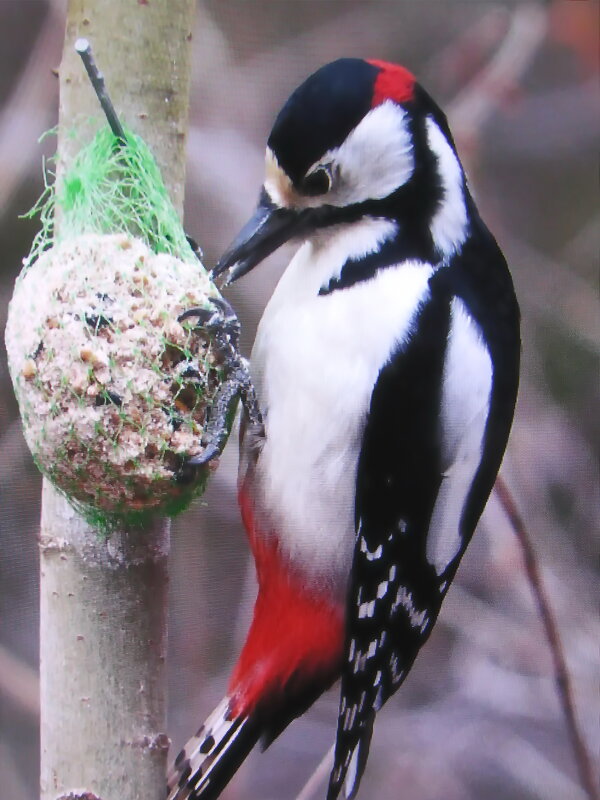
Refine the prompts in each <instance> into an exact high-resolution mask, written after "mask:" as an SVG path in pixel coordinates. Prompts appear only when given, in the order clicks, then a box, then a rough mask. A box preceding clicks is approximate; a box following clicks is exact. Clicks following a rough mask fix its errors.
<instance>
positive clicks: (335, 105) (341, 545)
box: [170, 59, 520, 800]
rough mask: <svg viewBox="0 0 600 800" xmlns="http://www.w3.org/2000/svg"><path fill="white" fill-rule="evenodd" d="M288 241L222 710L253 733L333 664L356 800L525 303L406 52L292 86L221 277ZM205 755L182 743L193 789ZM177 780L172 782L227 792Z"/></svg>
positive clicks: (468, 512) (506, 416)
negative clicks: (242, 602)
mask: <svg viewBox="0 0 600 800" xmlns="http://www.w3.org/2000/svg"><path fill="white" fill-rule="evenodd" d="M290 238H296V239H297V240H298V241H299V243H300V244H301V246H300V248H299V250H298V252H297V253H296V255H295V257H294V258H293V259H292V261H291V263H290V264H289V266H288V267H287V269H286V271H285V273H284V275H283V276H282V278H281V280H280V282H279V284H278V286H277V288H276V290H275V292H274V294H273V297H272V298H271V300H270V302H269V304H268V306H267V309H266V310H265V313H264V316H263V318H262V320H261V323H260V326H259V330H258V333H257V337H256V343H255V346H254V350H253V354H252V359H251V370H252V374H253V379H254V382H255V387H256V391H257V396H258V399H259V403H260V405H261V410H262V413H263V416H264V430H261V431H256V430H252V429H248V430H246V431H243V433H242V444H241V458H240V501H241V505H242V511H243V514H244V521H245V524H246V527H247V529H248V533H249V538H250V543H251V546H252V549H253V552H254V556H255V559H256V562H257V572H258V579H259V596H258V598H257V604H256V608H255V615H254V620H253V624H252V628H251V630H250V633H249V635H248V639H247V642H246V645H245V647H244V651H243V652H242V655H241V657H240V661H239V663H238V666H237V668H236V671H235V672H234V675H233V678H232V681H231V684H230V687H229V693H228V698H227V702H226V705H225V709H226V710H225V712H224V714H223V715H222V716H223V719H225V720H226V724H229V722H230V721H232V720H233V721H237V723H238V724H240V725H241V724H242V723H243V724H244V725H246V726H247V730H250V729H252V731H253V735H252V736H251V737H249V738H248V749H249V748H250V747H251V746H253V744H254V741H255V740H256V738H258V737H259V736H261V735H263V737H265V738H266V739H267V740H268V741H270V740H272V739H273V738H274V736H276V735H277V734H278V733H279V732H280V731H281V730H282V729H283V728H284V727H285V726H286V725H287V724H288V723H289V722H290V721H291V720H292V719H293V717H294V716H296V715H298V714H299V713H302V712H303V711H304V710H305V709H306V708H307V707H308V705H310V704H311V703H312V702H313V701H314V699H315V698H316V697H318V695H319V694H320V693H321V692H322V691H324V690H325V689H326V688H327V687H328V686H329V685H330V684H331V683H332V682H333V680H335V678H336V677H341V701H340V711H339V719H338V731H337V739H336V751H335V765H334V768H333V771H332V775H331V779H330V785H329V790H328V794H327V800H336V798H338V797H339V796H340V792H344V795H345V797H347V798H350V797H354V796H355V794H356V792H357V790H358V785H359V782H360V778H361V775H362V773H363V770H364V768H365V764H366V759H367V755H368V748H369V743H370V738H371V732H372V728H373V722H374V718H375V715H376V712H377V711H378V710H379V709H380V708H381V707H382V705H383V704H384V703H385V702H386V700H387V699H388V698H389V697H390V696H391V695H392V694H393V693H394V692H395V691H396V690H397V689H398V687H399V686H400V684H401V683H402V681H403V680H404V678H405V677H406V675H407V673H408V671H409V670H410V668H411V666H412V664H413V661H414V659H415V657H416V655H417V654H418V652H419V650H420V648H421V647H422V645H423V644H424V642H425V641H426V639H427V637H428V636H429V634H430V632H431V629H432V627H433V625H434V624H435V621H436V619H437V616H438V613H439V610H440V607H441V604H442V601H443V598H444V596H445V594H446V592H447V590H448V587H449V585H450V583H451V581H452V579H453V577H454V574H455V572H456V569H457V567H458V565H459V562H460V559H461V557H462V555H463V553H464V551H465V548H466V547H467V545H468V543H469V540H470V538H471V536H472V534H473V531H474V529H475V526H476V524H477V521H478V519H479V517H480V515H481V513H482V511H483V508H484V506H485V503H486V501H487V498H488V496H489V494H490V492H491V489H492V487H493V484H494V480H495V478H496V474H497V472H498V469H499V467H500V462H501V460H502V456H503V453H504V448H505V446H506V441H507V439H508V434H509V430H510V426H511V421H512V416H513V411H514V405H515V400H516V393H517V385H518V370H519V349H520V340H519V312H518V306H517V302H516V299H515V295H514V291H513V287H512V282H511V278H510V275H509V272H508V269H507V267H506V263H505V261H504V258H503V256H502V253H501V252H500V250H499V248H498V245H497V244H496V242H495V240H494V238H493V237H492V235H491V234H490V233H489V231H488V229H487V228H486V226H485V225H484V223H483V222H482V220H481V218H480V217H479V214H478V212H477V209H476V207H475V204H474V202H473V199H472V197H471V195H470V193H469V190H468V186H467V183H466V179H465V176H464V173H463V170H462V167H461V164H460V161H459V159H458V156H457V153H456V150H455V146H454V142H453V140H452V136H451V134H450V131H449V129H448V125H447V122H446V119H445V117H444V115H443V114H442V112H441V111H440V110H439V108H438V107H437V105H436V104H435V103H434V102H433V100H431V98H430V97H429V96H428V95H427V94H426V93H425V91H424V90H423V89H422V88H421V87H420V86H419V85H418V84H417V83H416V82H415V80H414V78H413V77H412V75H410V73H408V72H407V71H406V70H404V69H403V68H402V67H397V66H395V65H391V64H387V63H383V62H367V61H362V60H360V59H342V60H340V61H336V62H333V63H332V64H329V65H327V66H325V67H323V68H322V69H321V70H319V71H318V72H316V73H315V74H314V75H312V76H311V77H310V78H309V79H308V80H307V81H306V82H305V83H304V84H302V85H301V86H300V87H299V88H298V89H297V90H296V92H294V94H293V95H292V96H291V98H290V99H289V100H288V102H287V104H286V105H285V106H284V108H283V110H282V111H281V113H280V115H279V116H278V118H277V120H276V122H275V125H274V128H273V131H272V133H271V136H270V138H269V142H268V147H267V172H266V180H265V185H264V187H263V191H262V194H261V200H260V203H259V208H258V210H257V213H256V215H255V217H254V218H253V220H251V222H250V223H249V224H248V225H247V226H246V228H244V230H243V231H242V233H241V234H240V237H238V239H237V240H236V242H234V244H233V246H232V248H231V249H230V251H229V252H228V253H227V254H226V255H225V256H224V257H223V259H222V260H221V262H220V264H219V265H218V266H217V269H216V270H215V273H216V274H225V275H226V279H227V280H228V281H229V282H230V281H231V280H234V279H236V278H237V277H239V276H240V275H243V274H244V273H245V272H247V271H249V270H250V269H252V268H253V267H254V266H255V265H256V264H257V263H258V262H259V261H261V260H262V259H263V258H264V257H265V256H266V255H268V254H269V253H270V252H272V251H273V250H275V249H276V248H277V247H279V246H280V245H281V244H282V243H283V242H285V241H287V240H288V239H290ZM282 587H283V588H282ZM290 587H291V588H290ZM282 630H285V635H284V636H283V637H282V635H281V631H282ZM324 643H326V644H324ZM257 676H258V677H257ZM234 750H235V752H233V750H232V757H231V764H228V759H227V747H226V746H223V748H222V749H221V751H220V754H219V759H220V770H221V771H220V776H219V778H218V785H219V787H220V786H222V785H223V784H224V781H226V780H228V778H229V777H230V776H231V774H232V773H233V771H234V770H235V769H236V768H237V765H238V764H239V760H240V749H239V747H238V748H237V749H235V748H234ZM186 755H187V751H186V752H184V756H180V761H181V760H183V761H185V756H186ZM213 760H214V759H213ZM211 763H212V762H211ZM186 766H187V762H186ZM207 766H208V765H207V764H205V763H203V759H202V758H196V759H192V763H191V765H190V770H189V771H190V774H191V776H192V778H193V779H194V780H195V783H194V784H193V785H194V786H198V785H199V784H198V779H197V776H198V774H199V773H202V771H203V770H205V769H206V768H207ZM194 776H195V778H194ZM190 780H191V779H190ZM186 785H188V783H187V776H186V780H183V782H182V786H183V787H184V788H183V789H180V790H176V791H173V792H172V793H171V795H170V797H171V798H173V800H183V798H185V797H194V798H202V800H205V798H209V797H213V796H215V797H216V796H217V795H216V794H211V793H210V791H208V790H207V791H198V792H196V793H194V791H193V790H192V791H191V792H190V791H188V793H187V794H186V793H185V792H186V791H187V790H185V786H186Z"/></svg>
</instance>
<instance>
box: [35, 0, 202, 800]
mask: <svg viewBox="0 0 600 800" xmlns="http://www.w3.org/2000/svg"><path fill="white" fill-rule="evenodd" d="M194 9H195V0H168V2H166V1H165V0H70V1H69V7H68V16H67V27H66V38H65V50H64V54H63V60H62V63H61V67H60V93H61V98H60V116H59V121H60V125H59V147H58V155H59V159H58V170H59V174H60V172H61V171H62V170H64V169H65V167H68V165H69V163H70V161H71V159H72V157H73V155H74V154H75V153H76V152H77V151H78V149H79V147H80V146H81V144H82V138H83V137H82V136H78V135H75V136H73V131H74V130H77V126H79V125H81V130H83V131H84V133H85V136H86V137H87V138H89V135H90V128H89V125H87V124H85V122H86V120H87V119H88V118H90V117H94V118H97V119H100V117H101V112H100V109H99V106H98V101H97V100H96V98H95V96H94V94H93V91H92V89H91V86H90V85H89V83H88V79H87V77H86V74H85V70H84V69H83V65H82V64H81V61H80V59H79V57H78V56H77V55H76V53H75V52H74V49H73V44H74V42H75V40H76V39H77V38H78V37H80V36H85V37H86V38H88V39H89V40H90V42H91V44H92V47H93V51H94V55H95V57H96V60H97V62H98V64H99V66H100V69H101V70H102V71H103V73H104V75H105V78H106V83H107V87H108V90H109V92H110V94H111V96H112V99H113V102H114V104H115V107H116V109H117V112H118V113H119V115H120V117H121V118H122V119H123V121H124V122H126V123H127V124H128V125H129V126H130V127H131V128H133V129H134V130H135V131H136V132H137V133H139V134H140V135H141V136H142V137H143V138H144V139H145V141H146V142H147V143H148V144H149V145H150V147H151V149H152V151H153V153H154V155H155V156H156V158H157V161H158V163H159V166H160V168H161V171H162V174H163V177H164V179H165V182H166V184H167V188H168V189H169V191H170V194H171V197H172V199H173V202H174V204H175V206H176V208H177V209H178V210H179V212H180V214H181V213H182V209H183V187H184V165H185V140H186V130H187V114H188V94H189V81H190V56H191V38H192V21H193V14H194ZM82 123H83V124H82ZM58 223H59V224H60V220H58ZM168 550H169V524H168V522H165V521H163V520H157V522H156V523H155V524H154V525H151V526H148V527H147V528H145V529H141V530H126V529H123V530H118V531H115V532H113V533H111V534H110V535H109V536H103V535H102V534H101V533H100V532H99V531H98V530H96V529H95V528H93V527H91V526H90V525H88V524H87V523H86V522H85V521H84V520H83V519H82V518H81V517H80V516H79V515H78V514H77V513H76V512H75V511H74V510H73V509H72V508H71V506H69V504H68V503H67V502H66V501H65V500H64V498H63V497H62V496H61V495H59V494H58V493H57V492H56V491H55V490H54V488H53V487H52V486H51V485H50V484H49V483H48V482H47V481H44V489H43V498H42V525H41V536H40V551H41V555H40V561H41V563H40V567H41V613H40V654H41V797H42V800H57V799H58V798H61V797H65V798H66V797H68V798H69V800H76V798H79V797H86V798H93V797H94V796H95V797H98V798H101V800H139V799H140V798H143V800H159V799H160V800H162V799H163V798H164V794H165V778H164V775H165V764H166V757H167V746H168V739H167V736H166V734H165V706H166V702H165V701H166V697H165V693H166V681H165V654H166V636H167V631H166V618H167V556H168ZM86 793H87V794H86Z"/></svg>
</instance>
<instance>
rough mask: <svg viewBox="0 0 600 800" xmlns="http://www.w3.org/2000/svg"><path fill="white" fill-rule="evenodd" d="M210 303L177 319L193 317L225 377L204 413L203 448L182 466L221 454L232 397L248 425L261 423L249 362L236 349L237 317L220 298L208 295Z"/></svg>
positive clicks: (238, 325)
mask: <svg viewBox="0 0 600 800" xmlns="http://www.w3.org/2000/svg"><path fill="white" fill-rule="evenodd" d="M210 302H211V304H212V306H213V307H212V308H201V307H194V308H189V309H188V310H187V311H184V313H183V314H181V316H180V317H179V318H178V319H179V322H183V321H184V320H186V319H190V318H192V317H193V318H195V319H196V320H197V322H196V325H195V327H196V328H197V329H198V330H202V331H203V332H205V333H207V334H208V335H209V336H210V338H211V344H212V348H213V350H214V351H215V352H216V353H217V355H218V356H219V357H220V359H221V361H222V365H223V370H224V372H225V376H226V377H225V380H224V381H223V382H222V383H221V385H220V386H219V388H218V390H217V393H216V395H215V397H214V399H213V401H212V403H211V406H210V408H209V409H208V412H207V419H208V421H207V424H206V427H205V429H204V435H203V436H202V447H203V451H202V453H199V454H198V455H197V456H193V457H192V458H189V459H188V460H187V461H186V463H185V465H184V468H185V467H188V466H190V467H197V466H201V465H203V464H207V463H208V462H209V461H211V460H212V459H213V458H215V457H216V456H218V455H219V454H220V453H221V451H222V449H223V447H224V445H225V441H226V439H227V436H228V433H229V425H228V421H227V416H228V413H229V409H230V408H231V403H232V401H233V400H234V398H235V397H238V396H239V397H240V399H241V401H242V405H243V406H244V410H245V412H246V414H247V416H248V420H249V422H250V424H251V425H253V426H262V415H261V413H260V408H259V405H258V400H257V399H256V393H255V391H254V386H253V385H252V379H251V377H250V372H249V370H248V362H247V361H246V359H245V358H243V357H242V356H241V355H240V353H239V350H238V345H239V338H240V323H239V320H238V318H237V316H236V313H235V311H234V310H233V308H232V307H231V305H230V304H229V303H228V302H227V301H226V300H224V299H223V298H222V297H211V298H210Z"/></svg>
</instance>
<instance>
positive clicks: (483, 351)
mask: <svg viewBox="0 0 600 800" xmlns="http://www.w3.org/2000/svg"><path fill="white" fill-rule="evenodd" d="M443 381H444V383H443V387H442V408H441V425H442V461H443V464H444V478H443V480H442V485H441V487H440V491H439V494H438V497H437V500H436V504H435V507H434V510H433V514H432V518H431V524H430V527H429V533H428V536H427V560H428V561H429V563H430V564H432V565H433V566H434V567H435V570H436V572H437V574H438V575H441V574H442V572H443V571H444V570H445V568H446V567H447V566H448V564H449V563H450V561H451V560H452V559H453V558H454V556H455V555H456V554H457V553H458V550H459V548H460V545H461V536H460V521H461V517H462V513H463V508H464V504H465V500H466V498H467V495H468V492H469V489H470V487H471V484H472V482H473V478H474V477H475V473H476V472H477V469H478V467H479V464H480V462H481V456H482V449H483V440H484V435H485V427H486V423H487V418H488V414H489V406H490V394H491V390H492V361H491V358H490V354H489V352H488V349H487V347H486V346H485V344H484V342H483V339H482V336H481V333H480V331H479V329H478V326H477V324H476V323H475V321H474V320H473V318H472V317H471V316H470V315H469V313H468V312H467V310H466V308H465V305H464V303H463V302H462V301H461V300H459V299H458V298H454V300H453V301H452V308H451V327H450V336H449V340H448V349H447V353H446V361H445V364H444V374H443Z"/></svg>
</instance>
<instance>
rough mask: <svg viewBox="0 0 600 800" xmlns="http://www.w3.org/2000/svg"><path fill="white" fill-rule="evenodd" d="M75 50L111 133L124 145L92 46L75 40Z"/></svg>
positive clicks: (125, 139) (115, 114)
mask: <svg viewBox="0 0 600 800" xmlns="http://www.w3.org/2000/svg"><path fill="white" fill-rule="evenodd" d="M75 50H76V51H77V52H78V53H79V55H80V56H81V60H82V61H83V64H84V66H85V70H86V72H87V74H88V77H89V79H90V82H91V84H92V86H93V87H94V91H95V92H96V96H97V98H98V100H99V102H100V105H101V106H102V110H103V111H104V114H105V115H106V119H107V121H108V124H109V125H110V129H111V131H112V132H113V133H114V135H115V137H116V138H117V139H118V140H119V141H120V142H121V143H122V144H126V143H127V138H126V136H125V131H124V130H123V126H122V125H121V123H120V121H119V117H118V116H117V112H116V111H115V107H114V105H113V103H112V100H111V99H110V96H109V94H108V91H107V89H106V83H105V82H104V75H103V74H102V73H101V72H100V70H99V69H98V66H97V64H96V62H95V60H94V55H93V53H92V46H91V45H90V43H89V42H88V40H87V39H77V41H76V42H75Z"/></svg>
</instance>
